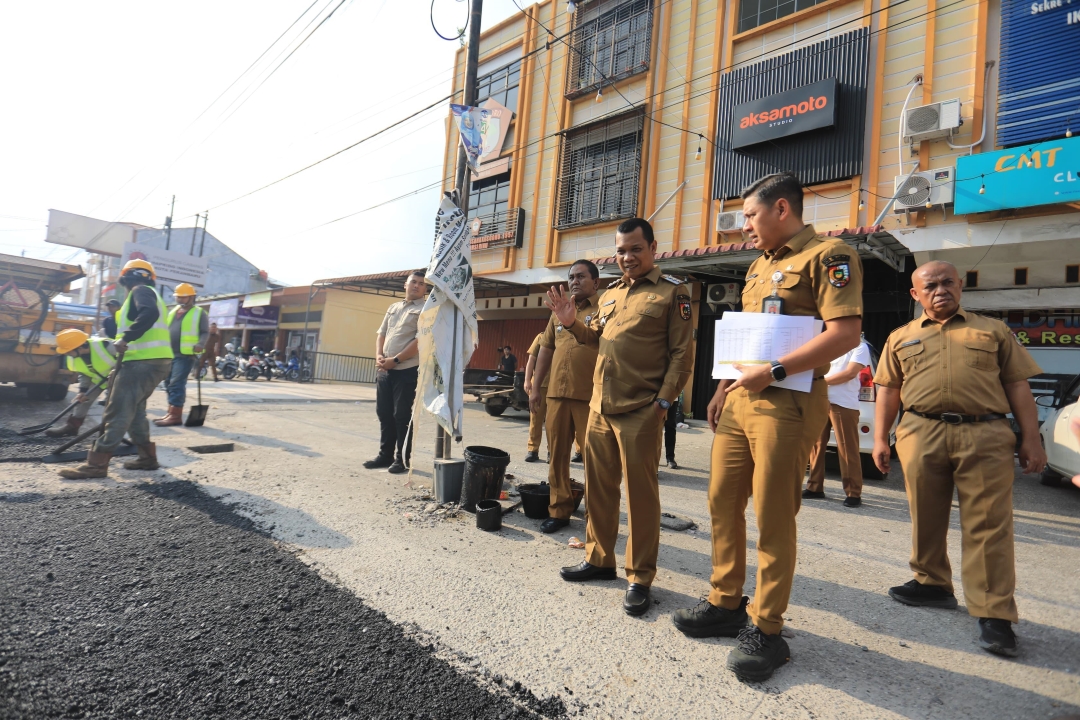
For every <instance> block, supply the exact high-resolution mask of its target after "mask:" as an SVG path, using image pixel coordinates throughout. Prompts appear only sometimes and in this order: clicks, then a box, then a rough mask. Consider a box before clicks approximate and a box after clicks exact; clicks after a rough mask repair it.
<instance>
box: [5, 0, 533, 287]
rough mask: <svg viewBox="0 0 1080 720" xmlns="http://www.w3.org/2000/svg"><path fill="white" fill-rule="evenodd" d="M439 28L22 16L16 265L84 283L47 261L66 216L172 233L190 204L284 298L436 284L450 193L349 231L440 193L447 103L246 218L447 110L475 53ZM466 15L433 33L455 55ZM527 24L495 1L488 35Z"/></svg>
mask: <svg viewBox="0 0 1080 720" xmlns="http://www.w3.org/2000/svg"><path fill="white" fill-rule="evenodd" d="M335 8H337V9H336V11H335V10H334V9H335ZM429 9H430V3H428V2H424V1H423V0H314V2H312V0H295V1H285V0H281V1H275V0H257V1H256V0H229V1H228V2H222V1H221V0H211V1H207V0H184V2H179V1H178V0H171V1H170V2H164V1H159V2H152V3H150V2H145V0H138V1H128V2H122V1H113V2H102V1H100V0H99V1H98V2H87V0H78V1H76V0H57V1H55V2H48V3H42V2H29V3H5V4H4V6H3V8H2V9H0V67H3V68H5V70H4V72H3V73H0V168H2V170H0V253H7V254H13V255H18V254H22V253H25V255H26V256H27V257H36V258H43V259H48V260H53V261H57V262H77V263H82V262H85V258H86V255H85V253H83V252H81V251H79V250H77V249H75V248H71V247H67V246H62V245H54V244H50V243H46V242H44V237H45V232H46V225H47V220H48V210H49V209H50V208H53V209H57V210H64V211H66V212H71V213H76V214H79V215H87V216H90V217H95V218H99V219H102V220H111V221H113V220H114V221H128V222H136V223H141V224H143V225H148V226H152V227H161V226H162V225H163V223H164V220H165V217H166V216H167V215H168V213H169V203H170V200H171V198H172V196H173V195H175V196H176V210H175V213H174V218H175V221H174V227H191V226H192V225H193V224H194V222H195V217H194V216H195V214H196V213H202V212H203V211H205V210H209V219H208V221H207V231H208V232H209V233H211V234H212V235H214V236H215V237H217V238H218V239H220V240H222V241H223V242H225V243H226V244H228V245H229V246H230V247H232V248H233V249H234V250H235V251H236V252H238V253H240V254H241V255H242V256H244V257H245V258H247V259H248V260H250V261H251V262H252V263H254V264H255V265H257V266H258V267H259V268H261V269H264V270H266V271H267V272H268V273H269V275H270V277H271V278H274V279H276V280H280V281H282V282H285V283H289V284H306V283H308V282H311V281H312V280H315V279H319V278H325V277H339V276H343V275H362V274H368V273H376V272H385V271H390V270H398V269H403V268H410V267H418V266H425V265H427V262H428V259H429V256H430V253H431V244H432V239H433V238H432V234H433V225H434V213H435V210H436V208H437V205H438V200H439V195H438V192H439V191H438V187H437V186H436V187H435V188H433V189H429V190H426V191H423V192H420V193H418V194H416V195H412V196H410V197H407V198H405V199H402V200H396V201H394V202H390V203H388V204H386V205H383V206H382V207H378V208H376V209H373V210H369V211H366V212H360V213H359V214H355V215H352V217H346V218H345V219H341V220H338V219H339V218H343V217H344V216H348V215H351V214H353V213H357V212H358V211H362V210H365V209H366V208H370V207H372V206H375V205H379V204H380V203H384V202H386V201H388V200H393V199H394V198H397V197H398V196H401V195H404V194H406V193H410V192H412V191H415V190H418V189H420V188H423V187H425V186H427V185H432V184H435V183H438V182H439V180H440V179H441V175H442V153H443V147H444V142H445V140H444V133H445V127H446V126H445V119H446V117H447V108H446V103H440V104H439V105H438V106H437V107H436V108H433V109H432V110H429V111H427V112H425V113H422V114H421V115H419V116H418V117H417V118H415V119H413V120H410V121H409V122H407V123H405V124H403V125H402V126H400V127H398V128H395V129H393V130H391V131H389V132H387V133H384V134H382V135H380V136H378V137H377V138H375V139H372V140H370V141H368V142H366V143H364V144H361V145H359V146H358V147H356V148H354V149H351V150H348V151H347V152H344V153H342V154H341V155H339V156H337V157H335V158H333V159H331V160H329V161H327V162H325V163H323V164H321V165H319V166H318V167H316V168H313V169H311V170H308V171H306V172H304V173H301V174H299V175H297V176H296V177H293V178H290V179H287V180H285V181H283V182H281V183H278V184H277V185H275V186H273V187H271V188H268V189H265V190H261V191H259V192H256V193H254V194H252V195H251V196H249V197H245V198H241V199H237V198H240V197H241V196H243V195H245V194H246V193H249V192H251V191H253V190H256V189H257V188H260V187H262V186H263V185H266V184H267V183H270V182H273V181H274V180H277V179H279V178H282V177H283V176H285V175H288V174H289V173H292V172H294V171H296V170H299V169H300V168H302V167H304V166H306V165H308V164H310V163H312V162H315V161H317V160H320V159H322V158H324V157H326V156H327V155H330V154H331V153H334V152H336V151H338V150H341V149H342V148H345V147H346V146H349V145H351V144H353V143H355V142H357V141H358V140H361V139H362V138H364V137H366V136H367V135H370V134H371V133H373V132H376V131H378V130H381V129H382V128H385V127H386V126H388V125H391V124H392V123H394V122H396V121H398V120H400V119H402V118H404V117H406V116H408V115H411V114H412V113H414V112H416V111H417V110H420V109H422V108H424V107H426V106H428V105H430V104H432V103H434V102H436V101H438V100H440V99H441V98H443V97H445V96H447V95H449V94H450V79H451V74H452V67H453V60H454V51H455V49H456V48H457V47H458V43H457V42H447V41H445V40H441V39H439V37H438V36H437V35H436V34H435V31H434V30H433V29H432V18H431V17H430V16H429ZM331 11H333V15H332V16H330V17H329V19H328V20H325V22H323V24H322V25H321V26H320V27H319V28H318V29H317V30H316V31H315V32H314V34H312V35H311V36H310V38H309V39H308V40H307V41H306V42H304V43H303V45H302V46H300V41H301V40H302V39H303V37H304V36H306V35H308V33H310V32H311V31H312V30H313V29H314V28H315V27H316V25H318V23H319V22H320V21H321V20H322V19H323V18H325V17H326V16H328V15H329V14H330V13H331ZM467 12H468V2H458V1H457V0H435V8H434V13H433V16H434V21H435V24H436V25H437V26H438V29H439V30H440V32H442V34H444V35H447V36H453V35H456V34H457V32H458V28H460V27H462V26H463V25H464V23H465V19H466V16H467ZM516 12H518V9H517V7H516V6H515V5H514V3H513V0H486V2H485V3H484V20H483V23H482V27H483V28H485V29H486V28H488V27H490V26H492V25H494V24H495V23H497V22H500V21H502V20H504V19H506V18H507V17H509V16H510V15H512V14H513V13H516ZM294 21H298V22H296V23H295V25H294V24H293V23H294ZM290 25H291V26H292V27H291V29H289V30H286V29H287V28H290ZM283 33H284V37H281V39H280V40H278V41H277V42H276V43H275V40H276V39H277V38H278V37H279V36H282V34H283ZM297 46H299V49H296V50H295V52H294V53H293V54H292V56H291V57H289V58H288V59H287V60H285V62H284V63H283V64H281V65H280V67H278V69H277V70H276V71H275V72H274V73H273V75H272V76H270V71H271V70H272V69H273V68H274V67H275V66H278V64H279V63H280V62H281V60H283V59H284V58H285V57H286V56H287V55H288V53H289V51H290V50H293V49H294V48H296V47H297ZM268 49H269V52H266V54H265V55H264V56H263V57H262V59H261V60H258V61H257V62H256V60H257V58H259V56H260V54H262V53H264V51H267V50H268ZM253 63H254V67H251V66H252V65H253ZM249 67H250V70H249ZM245 71H247V72H246V73H245ZM267 78H268V79H267ZM230 86H231V87H230ZM447 102H448V101H447ZM335 220H337V222H332V221H335Z"/></svg>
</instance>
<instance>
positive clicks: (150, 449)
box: [124, 442, 161, 470]
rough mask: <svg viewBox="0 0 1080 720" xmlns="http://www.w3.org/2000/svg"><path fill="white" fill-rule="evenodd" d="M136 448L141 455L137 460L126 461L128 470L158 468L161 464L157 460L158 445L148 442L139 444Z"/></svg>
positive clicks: (125, 465)
mask: <svg viewBox="0 0 1080 720" xmlns="http://www.w3.org/2000/svg"><path fill="white" fill-rule="evenodd" d="M136 450H138V451H139V457H138V458H136V459H135V460H128V461H127V462H126V463H124V467H125V468H126V469H128V470H157V469H158V468H159V467H161V466H160V465H158V461H157V445H155V444H154V443H152V442H151V443H146V444H145V445H139V446H138V447H137V448H136Z"/></svg>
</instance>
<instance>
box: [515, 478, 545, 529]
mask: <svg viewBox="0 0 1080 720" xmlns="http://www.w3.org/2000/svg"><path fill="white" fill-rule="evenodd" d="M518 492H519V493H521V511H522V512H524V513H525V517H527V518H531V519H533V520H543V519H544V518H546V517H548V505H549V504H550V501H551V486H549V485H548V484H547V483H529V484H528V485H518Z"/></svg>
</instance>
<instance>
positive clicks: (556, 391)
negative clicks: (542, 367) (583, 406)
mask: <svg viewBox="0 0 1080 720" xmlns="http://www.w3.org/2000/svg"><path fill="white" fill-rule="evenodd" d="M599 307H600V299H599V297H598V296H596V295H593V296H592V297H591V298H588V299H586V300H582V301H581V302H579V303H578V306H577V319H578V322H580V323H583V324H586V325H587V324H589V323H590V322H592V319H593V318H594V317H596V311H597V309H598V308H599ZM540 345H541V346H543V347H546V348H547V349H548V350H552V351H554V355H552V357H551V371H550V372H549V373H548V377H549V378H551V382H550V383H549V384H548V397H555V398H569V399H571V400H584V401H585V402H588V401H589V399H590V398H591V397H592V392H593V370H595V369H596V354H597V351H598V350H599V346H598V345H597V344H596V343H588V344H586V343H581V342H579V341H578V339H577V338H576V337H574V334H573V333H571V332H567V330H566V328H564V327H563V326H562V323H560V322H559V319H558V318H557V317H555V316H554V315H552V316H551V319H550V320H548V324H547V329H545V330H544V334H543V339H542V340H541V341H540Z"/></svg>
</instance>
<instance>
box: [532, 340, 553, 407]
mask: <svg viewBox="0 0 1080 720" xmlns="http://www.w3.org/2000/svg"><path fill="white" fill-rule="evenodd" d="M543 337H544V333H540V334H539V335H537V336H536V339H535V340H533V341H532V345H530V346H529V355H532V356H533V357H538V356H539V355H540V347H541V343H540V340H541V339H542V338H543ZM533 364H534V366H535V361H533ZM550 379H551V373H548V374H547V375H545V376H544V382H542V383H540V387H542V388H546V387H547V386H548V380H550ZM544 395H547V393H544Z"/></svg>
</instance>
